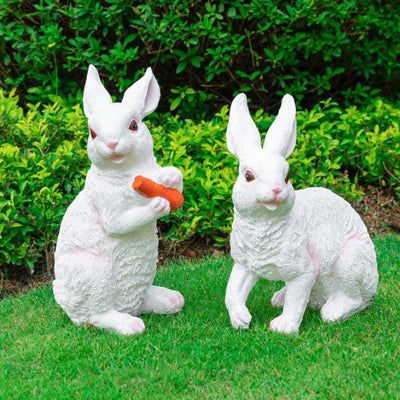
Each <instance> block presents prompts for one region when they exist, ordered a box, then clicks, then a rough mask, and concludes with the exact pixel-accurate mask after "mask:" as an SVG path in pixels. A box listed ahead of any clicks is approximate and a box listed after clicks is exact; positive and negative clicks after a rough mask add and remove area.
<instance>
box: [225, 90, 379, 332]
mask: <svg viewBox="0 0 400 400" xmlns="http://www.w3.org/2000/svg"><path fill="white" fill-rule="evenodd" d="M295 143H296V106H295V103H294V100H293V97H292V96H290V95H288V94H287V95H285V96H284V97H283V99H282V104H281V108H280V110H279V113H278V116H277V117H276V119H275V120H274V122H273V123H272V125H271V127H270V128H269V130H268V134H267V136H266V139H265V141H264V146H263V147H262V146H261V139H260V134H259V132H258V130H257V128H256V125H255V124H254V122H253V120H252V118H251V115H250V113H249V109H248V106H247V99H246V96H245V95H244V94H243V93H241V94H239V95H238V96H236V98H235V99H234V100H233V102H232V106H231V110H230V115H229V123H228V129H227V146H228V149H229V151H230V152H231V153H232V154H233V155H234V156H235V157H237V158H238V159H239V176H238V178H237V181H236V183H235V185H234V187H233V196H232V198H233V203H234V220H233V224H232V234H231V255H232V258H233V260H234V266H233V269H232V272H231V275H230V278H229V282H228V286H227V289H226V297H225V304H226V307H227V309H228V311H229V316H230V319H231V323H232V325H233V327H234V328H236V329H238V328H244V329H247V328H248V327H249V324H250V321H251V315H250V313H249V310H248V309H247V307H246V300H247V297H248V295H249V293H250V291H251V289H252V288H253V287H254V285H255V284H256V282H257V281H258V280H259V279H260V278H265V279H269V280H282V281H284V282H285V286H284V287H283V288H282V289H281V290H279V291H277V292H276V293H275V294H274V295H273V297H272V300H271V303H272V305H273V306H275V307H283V312H282V314H281V315H280V316H279V317H277V318H275V319H273V320H272V321H271V322H270V329H272V330H273V331H277V332H282V333H297V332H298V330H299V326H300V324H301V321H302V318H303V314H304V310H305V308H306V306H307V305H310V306H311V307H316V308H320V309H321V316H322V318H323V320H324V321H326V322H333V321H337V320H339V319H344V318H347V317H349V316H350V315H352V314H354V313H356V312H358V311H360V310H362V309H363V308H365V307H367V306H368V305H369V304H370V302H371V300H372V298H373V296H374V294H375V292H376V289H377V284H378V272H377V264H376V255H375V250H374V245H373V243H372V241H371V239H370V237H369V235H368V232H367V228H366V227H365V225H364V223H363V222H362V220H361V218H360V216H359V215H358V214H357V213H356V211H355V210H354V209H353V208H352V207H351V206H350V204H349V203H347V202H346V201H345V200H343V199H342V198H341V197H339V196H337V195H336V194H334V193H333V192H331V191H330V190H327V189H323V188H307V189H303V190H296V191H295V190H294V189H293V186H292V184H291V182H290V179H289V176H290V174H289V165H288V163H287V161H286V160H285V159H286V158H287V157H288V156H289V155H290V154H291V153H292V151H293V149H294V146H295Z"/></svg>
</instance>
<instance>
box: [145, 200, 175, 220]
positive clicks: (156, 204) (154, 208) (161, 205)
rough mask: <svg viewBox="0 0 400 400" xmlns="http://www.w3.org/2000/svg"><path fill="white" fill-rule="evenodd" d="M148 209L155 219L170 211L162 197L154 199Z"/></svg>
mask: <svg viewBox="0 0 400 400" xmlns="http://www.w3.org/2000/svg"><path fill="white" fill-rule="evenodd" d="M149 208H150V210H151V214H152V215H155V216H156V217H157V218H161V217H163V216H164V215H167V214H168V213H169V212H170V211H171V209H170V205H169V201H168V200H167V199H164V198H163V197H155V198H154V199H153V200H151V202H150V204H149Z"/></svg>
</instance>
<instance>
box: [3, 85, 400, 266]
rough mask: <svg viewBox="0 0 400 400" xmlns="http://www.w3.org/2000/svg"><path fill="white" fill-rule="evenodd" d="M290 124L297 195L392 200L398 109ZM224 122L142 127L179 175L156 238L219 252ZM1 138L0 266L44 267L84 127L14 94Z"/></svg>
mask: <svg viewBox="0 0 400 400" xmlns="http://www.w3.org/2000/svg"><path fill="white" fill-rule="evenodd" d="M297 118H298V142H297V146H296V150H295V152H294V153H293V155H292V156H291V157H290V164H291V169H290V171H291V172H290V176H291V180H292V182H293V184H294V186H295V187H296V188H302V187H307V186H311V185H314V186H326V187H331V188H334V189H335V190H336V191H337V192H338V193H340V194H342V195H343V196H344V197H346V198H347V199H349V200H355V199H358V198H359V197H360V196H362V192H361V191H360V189H359V186H357V183H368V184H372V185H375V186H379V187H384V188H386V189H387V190H388V191H392V193H396V194H397V196H399V195H400V183H399V181H400V166H399V159H400V130H399V124H400V104H390V103H388V102H385V101H383V100H381V99H372V100H371V104H370V105H369V106H368V107H366V108H364V109H362V110H360V109H357V107H355V106H353V107H349V108H347V109H342V108H339V107H338V106H337V105H336V104H335V103H333V102H331V101H326V102H321V103H319V104H317V105H316V106H315V107H313V108H312V109H311V110H310V111H300V112H298V114H297ZM227 121H228V106H224V107H222V109H221V111H220V112H219V113H217V114H216V115H215V116H214V118H213V119H212V120H210V121H201V122H200V123H195V122H193V121H192V120H188V119H186V120H184V119H181V118H180V117H178V116H172V115H171V114H166V115H164V116H163V117H159V116H157V115H155V116H154V117H153V119H152V120H150V123H149V124H150V125H153V126H151V132H152V135H153V138H154V143H155V152H156V154H157V157H158V159H159V162H160V164H161V165H164V166H166V165H171V164H172V165H175V166H177V167H178V168H180V169H181V171H182V172H183V175H184V182H185V187H184V195H185V203H184V206H183V208H182V209H179V210H178V211H176V212H174V213H172V214H171V215H170V216H168V217H166V218H164V222H163V224H162V226H163V234H164V235H165V237H168V238H172V239H176V240H184V239H187V238H190V237H192V236H193V235H198V236H202V237H207V238H209V239H210V240H212V241H213V242H214V243H217V244H221V245H226V244H227V237H228V233H229V231H230V225H231V221H232V202H231V191H232V185H233V182H234V180H235V177H236V173H237V171H236V170H237V161H236V160H235V159H234V158H233V157H232V156H231V155H230V153H229V152H228V150H227V148H226V145H225V130H226V125H227ZM255 121H256V123H257V125H258V127H259V129H260V131H261V132H266V130H267V129H268V127H269V125H270V124H271V121H272V119H271V117H270V116H269V115H268V114H266V113H264V112H263V111H261V110H259V111H257V112H256V113H255ZM0 131H1V132H2V142H1V143H0V265H2V268H3V269H4V267H5V266H7V265H8V267H11V266H12V265H24V266H26V267H27V268H28V269H30V270H33V268H34V267H35V266H37V265H41V264H42V265H43V263H47V264H48V266H49V267H51V263H52V258H51V255H52V252H53V250H54V246H55V239H56V237H57V233H58V229H59V224H60V221H61V218H62V216H63V214H64V212H65V210H66V208H67V207H68V204H69V203H70V202H71V201H72V199H73V198H75V196H76V195H77V194H78V192H79V191H80V190H81V189H82V188H83V182H84V178H85V173H86V171H87V169H88V167H89V161H88V159H87V155H86V140H87V136H88V132H87V124H86V119H85V117H84V116H83V114H82V111H81V108H80V107H79V106H75V107H74V108H69V107H67V106H65V104H64V103H63V100H62V99H58V100H57V101H56V102H55V103H54V104H52V105H40V104H35V105H29V106H28V111H26V112H24V111H23V110H22V108H21V107H20V106H19V105H18V98H17V97H16V96H15V95H14V93H11V94H8V95H7V94H5V93H4V92H3V91H1V90H0Z"/></svg>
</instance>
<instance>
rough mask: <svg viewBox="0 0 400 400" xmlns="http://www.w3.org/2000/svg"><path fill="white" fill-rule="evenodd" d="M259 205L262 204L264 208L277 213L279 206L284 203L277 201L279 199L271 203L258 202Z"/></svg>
mask: <svg viewBox="0 0 400 400" xmlns="http://www.w3.org/2000/svg"><path fill="white" fill-rule="evenodd" d="M258 203H259V204H261V205H262V206H264V207H265V208H266V209H267V210H269V211H275V210H276V209H277V208H278V206H279V205H280V204H281V203H282V201H280V200H277V199H274V200H270V201H261V200H258Z"/></svg>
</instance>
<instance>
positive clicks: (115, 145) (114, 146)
mask: <svg viewBox="0 0 400 400" xmlns="http://www.w3.org/2000/svg"><path fill="white" fill-rule="evenodd" d="M117 144H118V142H108V143H107V146H108V147H109V148H110V149H115V148H116V147H117Z"/></svg>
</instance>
